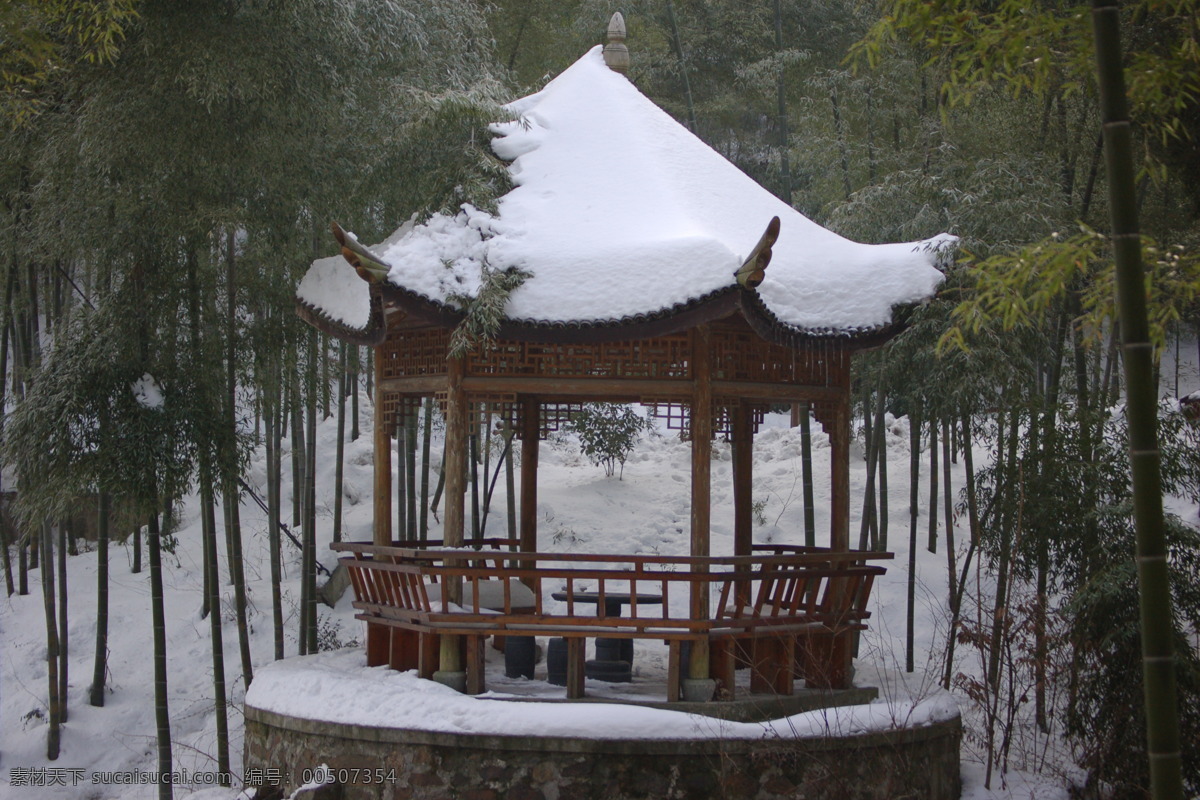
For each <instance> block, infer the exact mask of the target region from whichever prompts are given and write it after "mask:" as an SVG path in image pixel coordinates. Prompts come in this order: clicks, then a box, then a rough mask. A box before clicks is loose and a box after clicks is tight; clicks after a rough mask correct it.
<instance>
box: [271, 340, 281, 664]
mask: <svg viewBox="0 0 1200 800" xmlns="http://www.w3.org/2000/svg"><path fill="white" fill-rule="evenodd" d="M280 366H281V365H280V361H279V360H278V359H277V358H276V359H273V361H272V365H271V371H272V374H273V376H274V391H273V392H272V398H271V399H270V401H269V403H268V406H267V409H268V414H269V416H268V419H267V541H268V546H269V549H270V559H271V627H272V629H273V631H274V640H275V660H276V661H278V660H280V659H282V658H283V593H282V590H281V588H280V584H281V582H282V580H283V576H282V574H281V573H282V568H281V567H282V565H281V563H280V560H281V558H282V553H281V552H280V541H279V526H280V523H281V521H282V517H283V485H282V483H283V474H282V473H283V453H282V447H283V420H284V413H285V412H284V407H283V403H282V400H283V398H282V377H283V376H282V374H281V368H280Z"/></svg>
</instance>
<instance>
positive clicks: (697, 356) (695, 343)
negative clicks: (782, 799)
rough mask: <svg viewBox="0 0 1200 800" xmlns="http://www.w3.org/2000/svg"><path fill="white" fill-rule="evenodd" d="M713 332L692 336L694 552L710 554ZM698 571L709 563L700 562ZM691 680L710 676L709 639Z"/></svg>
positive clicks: (700, 646) (696, 600) (695, 589)
mask: <svg viewBox="0 0 1200 800" xmlns="http://www.w3.org/2000/svg"><path fill="white" fill-rule="evenodd" d="M712 417H713V398H712V332H711V331H710V329H709V327H708V325H700V326H698V327H697V328H696V329H695V331H694V334H693V336H692V408H691V431H692V547H691V554H692V555H693V556H707V555H709V527H710V525H709V523H710V518H711V509H710V503H711V495H712V491H711V490H712V478H711V473H710V462H711V458H712ZM696 570H697V571H698V572H703V571H707V567H705V566H702V565H697V566H696ZM708 598H709V593H708V584H707V583H699V582H697V583H693V584H692V597H691V616H692V619H695V620H703V619H708V616H709V610H708ZM688 678H689V679H690V680H689V683H690V684H691V685H692V686H694V687H697V690H699V691H701V692H702V691H703V690H702V689H700V688H699V686H700V684H703V683H704V682H707V681H709V680H710V677H709V648H708V639H707V638H705V639H698V640H696V641H695V642H694V643H693V644H692V657H691V662H690V663H689V665H688ZM688 694H689V692H688V690H687V688H686V687H685V691H684V696H685V699H688V700H691V699H704V700H707V699H710V698H711V688H710V689H709V697H695V698H693V697H689V696H688Z"/></svg>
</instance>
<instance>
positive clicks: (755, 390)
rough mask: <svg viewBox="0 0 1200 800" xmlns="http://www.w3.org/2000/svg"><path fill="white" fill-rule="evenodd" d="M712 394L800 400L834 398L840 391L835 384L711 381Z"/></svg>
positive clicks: (755, 398) (748, 398) (788, 400)
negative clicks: (812, 384) (810, 384)
mask: <svg viewBox="0 0 1200 800" xmlns="http://www.w3.org/2000/svg"><path fill="white" fill-rule="evenodd" d="M712 390H713V394H715V395H717V396H718V397H742V398H745V399H747V400H778V401H780V402H801V401H804V400H807V401H809V402H816V401H819V400H826V401H828V400H834V399H836V398H837V397H839V396H840V395H841V393H842V390H841V388H839V387H836V386H805V385H803V384H791V383H760V382H755V381H713V382H712Z"/></svg>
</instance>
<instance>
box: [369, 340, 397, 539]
mask: <svg viewBox="0 0 1200 800" xmlns="http://www.w3.org/2000/svg"><path fill="white" fill-rule="evenodd" d="M374 355H375V358H374V359H373V360H374V362H375V363H374V371H375V411H374V414H373V419H374V423H375V434H374V443H375V502H374V514H375V524H374V531H375V536H374V538H375V544H377V545H384V546H386V545H390V544H391V543H392V436H391V432H390V431H388V427H387V421H386V415H385V414H384V397H385V396H386V395H385V392H384V389H383V386H382V385H381V379H382V377H383V357H382V355H381V354H380V351H379V348H376V349H375V353H374Z"/></svg>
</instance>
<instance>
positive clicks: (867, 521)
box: [858, 380, 879, 550]
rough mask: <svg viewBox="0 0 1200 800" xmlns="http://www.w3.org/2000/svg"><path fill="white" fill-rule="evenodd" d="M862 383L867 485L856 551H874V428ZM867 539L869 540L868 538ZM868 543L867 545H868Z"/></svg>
mask: <svg viewBox="0 0 1200 800" xmlns="http://www.w3.org/2000/svg"><path fill="white" fill-rule="evenodd" d="M866 384H867V382H866V381H865V380H864V381H863V396H862V406H863V441H864V443H865V444H866V458H867V485H866V488H865V489H864V490H863V507H862V521H861V525H860V526H859V532H858V549H859V550H867V549H872V550H873V549H874V545H875V544H877V543H878V541H879V529H878V527H876V519H875V458H876V456H877V452H876V450H875V445H876V441H875V426H874V420H873V417H874V415H873V414H872V412H871V390H870V389H869V388H867V385H866ZM868 537H869V538H868ZM868 543H869V544H868Z"/></svg>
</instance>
